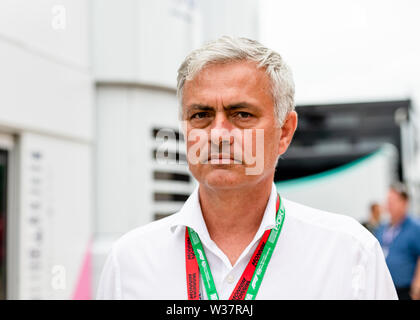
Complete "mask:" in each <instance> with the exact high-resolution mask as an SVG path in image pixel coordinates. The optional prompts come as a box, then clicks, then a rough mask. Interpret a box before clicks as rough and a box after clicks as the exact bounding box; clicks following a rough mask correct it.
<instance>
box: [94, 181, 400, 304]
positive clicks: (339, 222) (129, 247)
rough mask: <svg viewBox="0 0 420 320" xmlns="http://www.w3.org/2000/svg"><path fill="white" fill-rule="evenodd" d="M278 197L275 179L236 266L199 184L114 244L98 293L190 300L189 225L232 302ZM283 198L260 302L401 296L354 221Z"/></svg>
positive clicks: (218, 283) (272, 217)
mask: <svg viewBox="0 0 420 320" xmlns="http://www.w3.org/2000/svg"><path fill="white" fill-rule="evenodd" d="M276 196H277V190H276V187H275V185H274V183H273V186H272V191H271V194H270V198H269V201H268V203H267V206H266V209H265V213H264V216H263V219H262V222H261V225H260V228H259V230H258V231H257V233H256V235H255V237H254V239H253V240H252V242H251V243H250V244H249V245H248V247H247V248H246V249H245V250H244V251H243V252H242V254H241V256H240V257H239V259H238V260H237V261H236V263H235V265H234V266H232V265H231V263H230V261H229V259H228V257H227V256H226V255H225V254H224V253H223V252H222V251H221V250H220V248H219V247H218V246H217V245H216V243H215V242H214V241H212V239H211V238H210V235H209V233H208V230H207V227H206V224H205V222H204V219H203V215H202V212H201V207H200V202H199V198H198V187H197V188H196V189H195V191H194V192H193V193H192V194H191V196H190V197H189V198H188V200H187V201H186V202H185V204H184V206H183V207H182V209H181V210H180V211H179V212H177V213H175V214H173V215H171V216H169V217H167V218H164V219H161V220H158V221H155V222H152V223H149V224H147V225H145V226H142V227H139V228H136V229H134V230H132V231H130V232H128V233H126V234H125V235H123V236H122V237H121V238H120V239H118V240H117V241H116V242H115V243H114V245H113V246H112V249H111V251H110V253H109V255H108V258H107V261H106V263H105V266H104V269H103V271H102V274H101V278H100V283H99V288H98V292H97V298H98V299H165V300H166V299H174V300H180V299H187V287H186V270H185V226H188V227H191V228H193V229H194V230H195V231H196V232H197V233H198V235H199V236H200V239H201V241H202V244H203V247H204V250H205V253H206V255H207V259H208V262H209V265H210V268H211V272H212V274H213V278H214V282H215V285H216V288H217V292H218V294H219V297H220V299H228V298H229V296H230V294H231V293H232V291H233V289H234V288H235V286H236V283H237V281H238V280H239V278H240V276H241V275H242V272H243V271H244V269H245V267H246V265H247V263H248V261H249V260H250V258H251V256H252V254H253V252H254V250H255V248H256V247H257V245H258V242H259V240H260V238H261V237H262V235H263V233H264V231H265V230H266V229H271V228H273V227H274V226H275V215H276V212H275V209H276ZM282 201H283V203H284V206H285V210H286V216H285V221H284V224H283V229H282V231H281V234H280V237H279V239H278V242H277V246H276V248H275V250H274V253H273V255H272V258H271V261H270V263H269V265H268V268H267V271H266V273H265V276H264V279H263V281H262V283H261V287H260V290H259V292H258V295H257V299H397V294H396V291H395V287H394V285H393V282H392V279H391V276H390V273H389V271H388V268H387V266H386V263H385V259H384V256H383V253H382V250H381V247H380V245H379V243H378V241H377V240H376V238H375V237H374V236H372V235H371V233H370V232H369V231H367V230H366V229H365V228H364V227H363V226H362V225H360V224H359V223H358V222H357V221H356V220H355V219H353V218H350V217H348V216H344V215H339V214H333V213H328V212H324V211H321V210H317V209H314V208H310V207H307V206H304V205H301V204H298V203H295V202H292V201H290V200H287V199H284V198H282ZM200 282H201V281H200Z"/></svg>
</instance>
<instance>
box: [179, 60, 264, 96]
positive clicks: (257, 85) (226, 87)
mask: <svg viewBox="0 0 420 320" xmlns="http://www.w3.org/2000/svg"><path fill="white" fill-rule="evenodd" d="M270 89H271V81H270V79H269V77H268V75H267V74H266V72H265V70H264V69H263V68H259V67H258V65H257V63H256V62H253V61H248V60H246V61H235V62H230V63H216V64H215V63H212V64H209V65H207V66H205V67H204V68H203V69H202V70H200V71H199V72H197V74H196V75H195V76H194V77H193V78H192V79H191V80H187V81H186V82H185V84H184V92H183V93H184V94H183V104H184V103H185V102H186V100H189V99H190V98H192V97H194V98H198V97H199V96H210V95H217V94H224V95H228V94H229V92H230V93H232V94H233V93H238V94H242V95H247V94H249V95H253V96H256V95H260V96H261V97H262V96H264V95H265V96H267V95H270V96H271V90H270Z"/></svg>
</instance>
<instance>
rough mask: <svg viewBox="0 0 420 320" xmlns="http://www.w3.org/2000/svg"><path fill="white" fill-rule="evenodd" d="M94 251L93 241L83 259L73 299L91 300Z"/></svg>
mask: <svg viewBox="0 0 420 320" xmlns="http://www.w3.org/2000/svg"><path fill="white" fill-rule="evenodd" d="M91 268H92V252H91V241H89V243H88V247H87V250H86V253H85V257H84V260H83V265H82V269H81V270H80V274H79V279H78V281H77V286H76V290H75V291H74V294H73V300H91V299H92V298H91V280H92V271H91Z"/></svg>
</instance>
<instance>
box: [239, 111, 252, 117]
mask: <svg viewBox="0 0 420 320" xmlns="http://www.w3.org/2000/svg"><path fill="white" fill-rule="evenodd" d="M235 116H236V117H238V118H240V119H248V118H251V117H252V114H250V113H249V112H245V111H240V112H237V113H236V114H235Z"/></svg>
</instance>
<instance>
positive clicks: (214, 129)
mask: <svg viewBox="0 0 420 320" xmlns="http://www.w3.org/2000/svg"><path fill="white" fill-rule="evenodd" d="M231 129H232V124H231V123H230V122H229V120H228V119H227V117H226V115H225V114H224V113H223V112H217V114H216V117H215V119H214V121H213V124H212V126H211V127H210V141H211V143H212V144H214V145H217V146H219V145H220V144H222V145H226V144H227V145H231V144H232V143H233V137H232V136H231V134H230V130H231Z"/></svg>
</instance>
